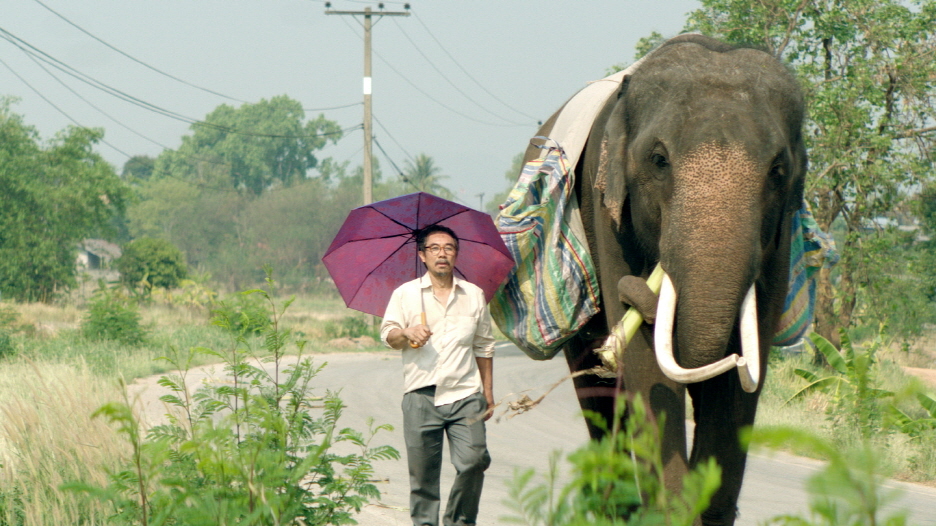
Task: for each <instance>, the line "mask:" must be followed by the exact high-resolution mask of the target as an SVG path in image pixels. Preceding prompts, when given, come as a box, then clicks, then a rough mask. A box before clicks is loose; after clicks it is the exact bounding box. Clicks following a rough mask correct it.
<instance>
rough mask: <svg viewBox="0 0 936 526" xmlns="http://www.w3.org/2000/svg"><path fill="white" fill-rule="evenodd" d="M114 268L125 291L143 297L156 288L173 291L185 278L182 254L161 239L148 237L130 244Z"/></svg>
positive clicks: (186, 272) (186, 271)
mask: <svg viewBox="0 0 936 526" xmlns="http://www.w3.org/2000/svg"><path fill="white" fill-rule="evenodd" d="M116 264H117V270H119V271H120V280H121V281H122V282H123V283H124V284H125V285H127V288H129V289H130V290H138V289H142V291H143V293H144V294H149V293H150V292H151V291H152V290H153V288H156V287H158V288H163V289H170V288H172V287H176V286H178V285H179V282H180V281H182V280H183V279H185V278H186V277H187V275H188V269H187V267H186V264H185V256H184V255H183V254H182V251H181V250H179V249H178V248H176V246H175V245H173V244H172V243H170V242H169V241H166V240H165V239H156V238H152V237H144V238H140V239H135V240H133V241H131V242H130V243H129V244H127V245H126V246H125V247H124V248H123V254H122V255H121V256H120V258H119V259H118V260H117V262H116Z"/></svg>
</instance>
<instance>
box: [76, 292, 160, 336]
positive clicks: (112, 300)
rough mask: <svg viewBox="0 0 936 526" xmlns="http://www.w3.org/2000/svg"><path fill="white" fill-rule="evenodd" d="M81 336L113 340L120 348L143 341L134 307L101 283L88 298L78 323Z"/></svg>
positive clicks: (135, 307) (143, 331)
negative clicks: (83, 317) (119, 344)
mask: <svg viewBox="0 0 936 526" xmlns="http://www.w3.org/2000/svg"><path fill="white" fill-rule="evenodd" d="M81 333H82V334H83V335H84V337H85V338H88V339H89V340H113V341H117V342H120V343H122V344H124V345H140V344H142V343H143V342H145V341H146V330H145V329H144V328H143V326H142V325H141V324H140V312H139V310H138V309H137V306H136V304H135V303H134V302H133V301H132V300H131V299H129V298H127V297H126V296H125V295H124V294H123V293H122V292H121V291H120V290H119V289H117V288H108V287H106V286H104V284H103V283H102V284H101V285H100V286H99V287H98V290H97V291H95V293H94V296H93V297H92V298H91V305H90V308H89V309H88V314H87V316H86V317H85V319H84V320H83V321H82V323H81Z"/></svg>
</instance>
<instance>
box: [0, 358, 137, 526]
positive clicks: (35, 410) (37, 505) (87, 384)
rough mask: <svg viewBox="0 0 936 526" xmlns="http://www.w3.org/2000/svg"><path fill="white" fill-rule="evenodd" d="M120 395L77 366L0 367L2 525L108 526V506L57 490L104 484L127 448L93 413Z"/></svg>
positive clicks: (0, 508)
mask: <svg viewBox="0 0 936 526" xmlns="http://www.w3.org/2000/svg"><path fill="white" fill-rule="evenodd" d="M116 396H119V391H118V389H117V388H116V386H115V385H112V384H111V383H108V382H105V381H103V380H102V379H101V378H100V377H98V376H95V375H94V374H91V373H90V371H89V370H88V368H87V367H84V366H81V365H80V364H78V365H52V364H41V365H40V364H37V363H33V362H27V361H23V362H19V363H5V364H4V366H3V368H2V369H0V525H3V526H13V525H17V526H20V525H22V526H60V525H63V524H87V525H99V524H101V525H102V524H105V523H106V518H107V516H108V515H109V513H110V510H108V509H107V508H106V507H105V506H104V505H102V504H101V503H98V502H94V501H90V500H88V499H87V498H84V497H83V496H80V495H75V494H73V493H69V492H63V491H61V490H59V486H60V485H61V484H63V483H65V482H66V481H69V480H75V479H79V478H80V479H84V480H93V481H97V482H99V483H103V482H104V481H106V477H107V472H106V470H107V469H109V468H113V467H115V466H116V465H117V461H118V460H119V458H120V457H121V456H122V454H123V452H125V451H126V446H125V444H124V443H122V441H121V440H120V437H118V436H116V435H115V434H114V432H113V430H112V429H111V428H110V427H109V426H108V425H107V424H106V422H103V421H99V420H91V419H90V418H88V417H89V415H90V414H91V413H92V412H93V411H94V410H95V409H97V407H99V406H100V405H101V404H104V403H105V402H106V401H107V400H111V399H113V398H114V397H116Z"/></svg>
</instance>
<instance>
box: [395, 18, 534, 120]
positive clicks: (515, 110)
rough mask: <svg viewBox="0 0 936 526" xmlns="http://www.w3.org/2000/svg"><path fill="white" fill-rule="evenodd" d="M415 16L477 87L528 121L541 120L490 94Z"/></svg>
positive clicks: (418, 19)
mask: <svg viewBox="0 0 936 526" xmlns="http://www.w3.org/2000/svg"><path fill="white" fill-rule="evenodd" d="M413 15H414V16H415V17H416V21H418V22H419V24H420V25H421V26H423V28H424V29H425V30H426V33H429V36H430V37H432V40H435V43H436V44H438V46H439V49H441V50H442V51H443V52H444V53H445V54H446V55H448V57H449V58H450V59H451V60H452V62H453V63H454V64H455V65H456V66H457V67H458V69H460V70H461V71H462V73H464V74H465V76H466V77H468V78H469V79H471V81H472V82H474V83H475V85H477V86H478V87H479V88H481V89H482V90H484V92H485V93H487V94H488V95H490V96H491V98H493V99H494V100H496V101H497V102H499V103H501V104H503V105H504V107H505V108H507V109H509V110H511V111H514V112H516V113H518V114H520V115H522V116H524V117H526V118H528V119H531V120H533V121H534V122H536V121H538V120H539V119H537V118H536V117H534V116H532V115H529V114H527V113H524V112H522V111H520V110H518V109H516V108H514V107H513V106H511V105H510V104H507V103H506V102H504V101H503V100H501V99H500V98H499V97H498V96H497V95H495V94H493V93H491V92H490V91H489V90H488V89H487V88H485V87H484V86H483V85H482V84H481V83H480V82H478V81H477V79H475V78H474V77H473V76H472V75H471V73H468V71H467V70H466V69H465V68H464V67H462V65H461V64H460V63H459V62H458V61H457V60H455V57H454V56H452V54H451V53H449V51H448V50H447V49H446V48H445V46H443V45H442V42H440V41H439V39H438V38H436V36H435V35H434V34H433V33H432V31H431V30H430V29H429V26H427V25H426V24H425V22H423V21H422V18H420V17H419V13H417V12H415V11H414V12H413Z"/></svg>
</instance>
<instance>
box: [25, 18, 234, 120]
mask: <svg viewBox="0 0 936 526" xmlns="http://www.w3.org/2000/svg"><path fill="white" fill-rule="evenodd" d="M33 1H34V2H36V3H37V4H39V5H41V6H42V7H44V8H45V9H46V10H48V11H49V12H50V13H52V14H53V15H55V16H57V17H59V18H60V19H62V20H64V21H65V22H66V23H67V24H69V25H70V26H72V27H74V28H75V29H77V30H78V31H81V32H82V33H84V34H86V35H88V36H89V37H91V38H93V39H94V40H97V41H98V42H100V43H101V44H103V45H105V46H107V47H108V48H109V49H111V50H113V51H115V52H117V53H120V54H121V55H123V56H125V57H127V58H128V59H130V60H132V61H134V62H136V63H137V64H139V65H141V66H143V67H145V68H148V69H150V70H152V71H155V72H156V73H159V74H160V75H162V76H164V77H168V78H170V79H172V80H174V81H176V82H181V83H182V84H185V85H186V86H190V87H192V88H195V89H198V90H201V91H204V92H206V93H211V94H212V95H217V96H218V97H222V98H225V99H228V100H233V101H236V102H242V103H248V102H247V101H245V100H241V99H238V98H236V97H231V96H230V95H225V94H223V93H219V92H217V91H214V90H211V89H208V88H203V87H201V86H198V85H196V84H193V83H191V82H189V81H187V80H183V79H180V78H179V77H176V76H175V75H171V74H169V73H166V72H165V71H163V70H161V69H159V68H156V67H154V66H151V65H149V64H147V63H146V62H143V61H142V60H140V59H138V58H136V57H134V56H133V55H130V54H129V53H125V52H124V51H122V50H120V49H117V48H116V47H114V46H113V45H111V44H109V43H107V42H105V41H104V40H102V39H101V38H99V37H97V36H96V35H94V34H92V33H91V32H90V31H88V30H86V29H84V28H83V27H81V26H79V25H78V24H76V23H74V22H72V21H71V20H69V19H67V18H65V17H64V16H63V15H62V14H61V13H59V12H58V11H56V10H54V9H52V8H51V7H49V6H47V5H45V4H44V3H42V2H41V1H40V0H33Z"/></svg>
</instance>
